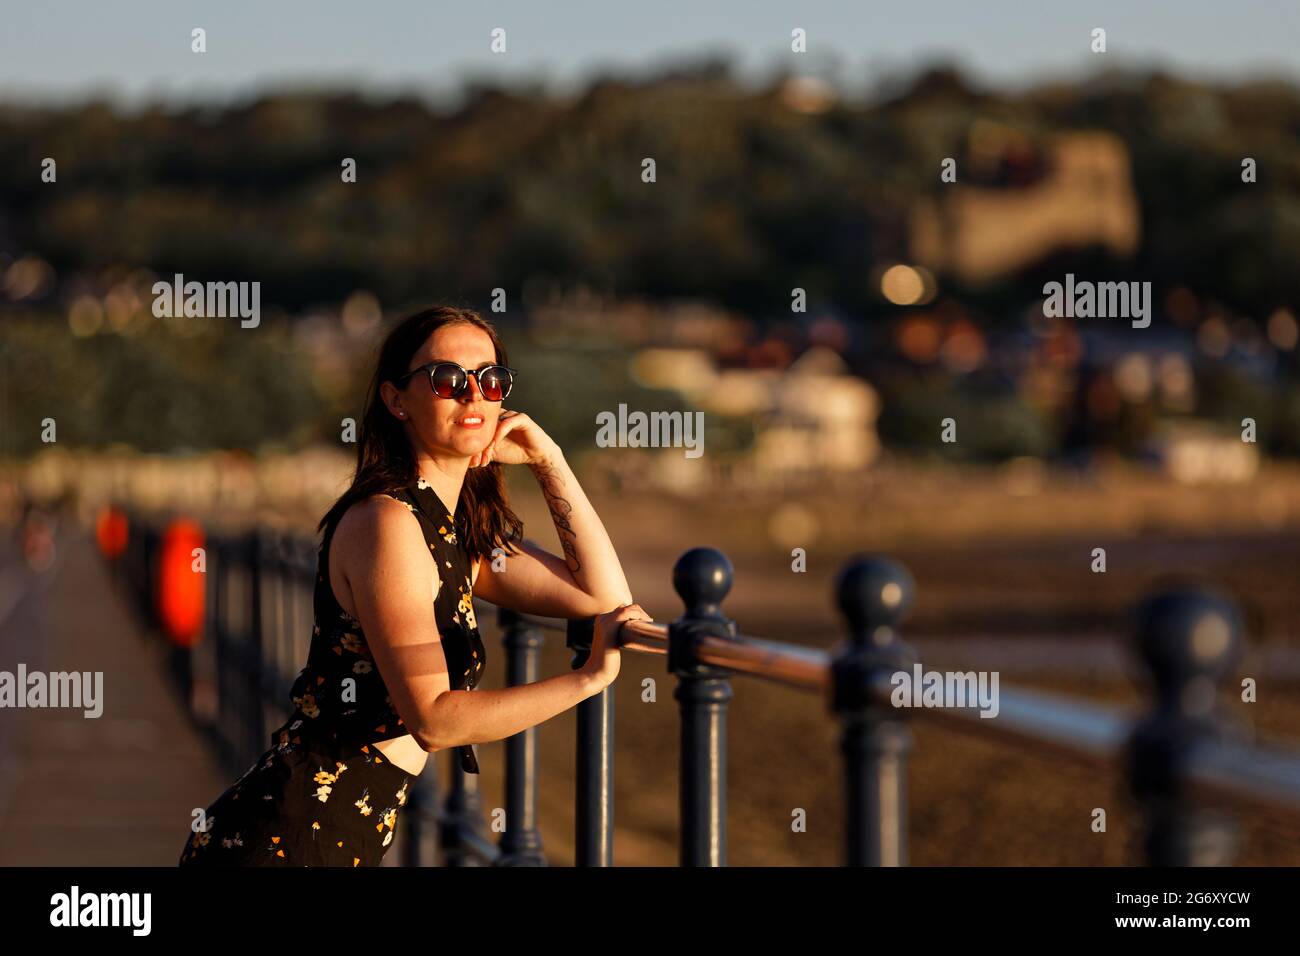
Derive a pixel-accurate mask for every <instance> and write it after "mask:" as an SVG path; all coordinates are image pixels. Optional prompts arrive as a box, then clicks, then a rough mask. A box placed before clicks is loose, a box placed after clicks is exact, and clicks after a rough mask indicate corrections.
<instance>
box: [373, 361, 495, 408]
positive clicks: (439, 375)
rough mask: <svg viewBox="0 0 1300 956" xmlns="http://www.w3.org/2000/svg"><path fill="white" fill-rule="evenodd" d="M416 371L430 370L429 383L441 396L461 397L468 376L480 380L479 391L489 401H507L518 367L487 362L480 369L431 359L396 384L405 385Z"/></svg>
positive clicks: (467, 381) (467, 386) (467, 388)
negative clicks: (431, 360) (513, 367)
mask: <svg viewBox="0 0 1300 956" xmlns="http://www.w3.org/2000/svg"><path fill="white" fill-rule="evenodd" d="M417 372H428V373H429V385H430V386H431V387H432V388H433V394H435V395H437V396H438V397H439V398H460V397H461V396H462V395H464V394H465V393H466V392H467V391H469V377H470V376H471V375H473V376H474V378H476V379H477V380H478V390H479V391H480V392H482V393H483V397H484V398H486V399H487V400H488V401H489V402H500V401H504V400H505V398H506V396H507V395H509V394H510V387H511V386H512V385H514V383H515V370H514V369H512V368H506V366H504V365H487V366H484V367H483V368H480V369H477V370H476V369H471V368H461V367H460V366H459V365H457V364H456V363H455V362H430V363H429V364H427V365H421V366H420V367H419V368H413V369H411V370H410V371H409V372H407V373H406V374H405V375H403V376H402V377H401V378H399V379H396V380H395V381H394V384H395V385H397V386H398V387H400V388H405V387H406V382H407V380H408V379H409V378H410V377H411V376H412V375H414V374H416V373H417Z"/></svg>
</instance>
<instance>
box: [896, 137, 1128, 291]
mask: <svg viewBox="0 0 1300 956" xmlns="http://www.w3.org/2000/svg"><path fill="white" fill-rule="evenodd" d="M972 140H973V141H972V143H971V144H970V148H969V150H968V156H967V157H966V159H964V160H963V161H962V162H961V163H959V164H958V168H957V181H956V182H955V183H951V184H944V185H943V186H942V187H941V188H940V190H939V196H938V198H937V199H933V198H927V199H921V200H918V201H917V203H916V205H915V206H914V207H913V211H912V217H911V223H910V240H909V241H910V246H911V253H912V258H913V259H915V260H916V261H917V262H919V263H921V264H923V265H925V266H927V267H929V268H930V269H932V270H934V271H936V272H938V271H942V272H945V273H948V274H950V275H957V276H960V277H961V278H962V279H964V280H967V281H980V280H984V279H989V278H994V277H997V276H1001V275H1005V274H1007V273H1009V272H1014V271H1016V270H1018V269H1021V268H1024V267H1026V266H1029V265H1033V264H1034V263H1035V262H1037V261H1039V260H1041V259H1042V258H1043V257H1045V256H1047V255H1050V254H1051V253H1053V252H1057V251H1060V250H1063V249H1079V248H1083V247H1087V246H1091V245H1100V246H1103V247H1105V248H1107V249H1108V250H1110V251H1111V252H1112V253H1114V254H1115V255H1117V256H1129V255H1132V254H1133V253H1134V252H1135V251H1136V249H1137V245H1138V240H1139V238H1140V234H1141V224H1140V217H1139V212H1138V203H1137V195H1136V193H1135V191H1134V188H1133V181H1132V177H1131V175H1130V170H1129V156H1128V149H1127V147H1125V145H1124V142H1123V140H1121V139H1120V138H1119V137H1118V136H1115V135H1114V134H1111V133H1105V132H1071V133H1062V134H1060V135H1058V136H1056V137H1054V138H1053V139H1052V140H1051V141H1050V146H1049V147H1048V148H1047V150H1046V155H1045V156H1044V157H1043V161H1042V167H1043V170H1042V174H1041V175H1040V176H1038V177H1037V178H1034V179H1033V180H1032V181H1031V182H1028V183H1021V182H1018V181H1016V180H1014V179H1013V180H1011V181H1010V182H1009V183H1008V184H1007V185H1005V186H996V185H982V184H977V183H972V182H970V178H971V173H972V172H973V171H974V170H972V167H975V169H978V167H979V166H980V165H981V164H988V165H993V164H997V165H998V166H999V168H1004V167H1010V168H1018V167H1022V166H1027V165H1032V164H1029V163H1027V162H1025V161H1022V160H1020V159H1019V157H1020V156H1021V155H1022V154H1024V153H1026V152H1027V151H1029V150H1031V149H1032V147H1030V146H1029V145H1028V144H1027V143H1025V142H1024V141H1023V137H1022V135H1021V134H1018V133H1016V132H1015V131H1012V130H1010V129H1005V128H1002V127H994V128H993V129H988V128H983V129H982V130H981V129H980V128H977V129H976V130H974V131H973V133H972Z"/></svg>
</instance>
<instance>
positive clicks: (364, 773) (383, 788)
mask: <svg viewBox="0 0 1300 956" xmlns="http://www.w3.org/2000/svg"><path fill="white" fill-rule="evenodd" d="M390 497H392V498H395V499H397V500H398V501H401V502H402V503H403V504H405V505H406V507H407V508H409V509H410V510H411V512H412V513H413V514H414V515H415V516H416V517H417V519H419V522H420V528H421V530H422V531H423V532H424V537H425V541H426V542H427V543H428V545H429V550H430V552H431V553H432V554H433V557H434V560H435V561H436V562H437V565H438V573H439V577H440V581H441V583H440V585H439V588H438V594H437V597H436V598H435V600H434V616H435V618H436V620H437V624H438V631H439V634H440V637H441V645H442V649H443V652H444V655H445V657H446V661H447V672H448V676H449V680H450V682H451V687H452V688H453V689H455V690H472V689H473V688H474V687H476V686H477V685H478V683H479V680H480V679H481V677H482V674H483V667H484V663H485V661H486V652H485V650H484V647H483V641H482V639H481V637H480V636H479V631H478V622H477V621H476V620H475V618H474V604H473V591H472V577H471V561H470V557H469V554H468V552H467V551H466V550H465V548H464V546H463V545H462V544H461V543H460V541H459V538H458V536H457V534H456V522H455V519H454V518H453V517H452V515H451V513H450V511H449V510H448V509H447V508H446V507H445V506H444V505H443V504H442V501H441V500H440V499H439V498H438V496H437V495H436V494H435V493H434V491H433V489H432V488H431V487H430V486H429V485H428V483H427V482H425V480H424V479H423V478H420V479H418V480H417V481H416V482H415V483H414V484H412V485H411V486H409V487H407V488H404V489H402V490H400V491H398V492H395V493H392V494H391V495H390ZM329 543H330V535H328V534H327V536H326V538H325V540H324V542H323V543H322V544H321V548H320V556H319V559H318V562H317V574H316V587H315V599H314V603H315V614H316V626H315V627H314V628H313V630H312V639H311V648H310V650H309V651H308V655H307V666H306V667H304V668H303V670H302V672H301V673H300V674H299V675H298V678H297V680H295V681H294V684H293V688H292V690H291V691H290V698H291V700H292V702H293V705H294V711H293V713H292V714H291V715H290V717H289V719H288V720H287V721H286V722H285V723H284V724H283V726H281V727H279V728H278V729H276V730H275V731H274V732H273V733H272V734H271V739H270V744H271V747H270V749H269V750H267V751H266V752H265V753H264V754H262V756H260V757H259V758H258V759H257V762H256V763H254V764H253V765H252V766H251V767H249V768H248V770H247V771H246V772H245V773H244V775H243V776H242V777H240V778H239V780H237V781H236V782H235V783H234V784H233V785H232V786H231V787H230V788H229V789H227V790H226V791H225V792H224V793H223V794H222V795H221V796H220V797H218V798H217V799H216V801H214V802H213V803H212V804H211V805H210V806H209V807H208V808H207V810H206V811H205V813H204V814H203V816H202V817H200V818H198V819H196V820H195V821H194V823H193V824H192V825H191V830H192V834H191V836H190V837H189V839H188V840H187V841H186V843H185V848H184V850H183V851H182V853H181V857H180V861H179V862H180V865H182V866H184V865H200V864H207V865H229V866H376V865H378V864H379V863H380V861H381V860H382V859H383V857H384V854H385V853H386V852H387V851H388V847H389V846H390V845H391V844H392V842H393V838H394V834H395V833H396V831H397V826H398V819H399V812H400V810H401V808H402V807H403V806H404V805H405V804H406V799H407V796H408V794H409V792H410V787H411V783H412V779H411V776H410V775H409V774H407V773H406V772H405V771H404V770H402V769H401V768H400V767H398V766H396V765H395V764H392V763H389V762H388V760H387V759H386V758H385V757H384V756H383V755H382V754H381V753H380V752H379V750H378V749H377V748H376V747H375V746H374V744H375V743H376V742H378V741H382V740H390V739H393V738H396V737H402V736H405V735H406V733H407V730H406V728H405V727H404V726H403V723H402V718H401V717H399V716H398V714H397V711H396V710H395V709H394V708H393V705H392V701H391V700H390V699H389V695H388V690H387V688H386V687H385V685H384V681H383V676H382V675H381V674H380V673H379V668H378V667H377V666H376V664H375V661H374V658H373V657H372V656H371V654H370V648H369V646H368V645H367V643H366V638H365V635H364V634H363V633H362V630H361V622H360V621H358V620H357V619H356V618H354V617H351V616H350V615H348V613H347V612H346V611H344V610H343V608H342V607H341V606H340V605H339V603H338V601H337V600H336V599H335V597H334V591H333V588H331V587H330V583H329V564H328V561H327V558H328V554H329ZM454 749H455V751H456V754H457V757H458V758H459V761H460V766H461V769H463V770H464V771H466V772H467V773H478V772H479V768H478V760H477V759H476V757H475V754H474V748H473V745H470V744H466V745H463V746H459V747H455V748H454Z"/></svg>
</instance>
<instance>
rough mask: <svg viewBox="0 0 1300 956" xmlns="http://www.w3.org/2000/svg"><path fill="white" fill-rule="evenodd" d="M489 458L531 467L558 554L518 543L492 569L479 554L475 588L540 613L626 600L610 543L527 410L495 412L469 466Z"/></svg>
mask: <svg viewBox="0 0 1300 956" xmlns="http://www.w3.org/2000/svg"><path fill="white" fill-rule="evenodd" d="M491 461H499V462H502V463H504V464H526V465H527V466H528V468H529V470H531V471H532V473H533V476H534V477H536V479H537V484H538V487H540V488H541V491H542V495H543V496H544V497H545V498H546V504H547V507H548V508H549V509H550V512H551V521H552V522H553V523H554V524H555V533H556V535H557V536H558V537H559V539H560V548H561V550H562V551H563V552H564V556H563V557H562V558H561V557H560V556H558V555H555V554H551V553H550V552H548V551H546V550H544V549H542V548H540V547H538V546H537V545H536V544H534V543H532V542H531V541H524V542H523V545H522V550H521V551H520V553H519V554H517V555H512V556H510V557H508V558H507V559H506V560H505V565H504V568H503V569H502V570H501V571H498V572H494V571H493V570H492V559H491V558H490V557H489V556H484V557H483V558H482V559H481V560H480V572H481V573H480V574H479V577H478V583H477V585H476V587H475V591H476V592H477V593H478V594H479V595H480V596H481V597H483V598H484V599H485V600H487V601H490V602H492V603H493V604H496V605H498V606H500V607H508V608H511V609H513V610H516V611H521V612H523V613H529V614H540V615H545V616H547V617H589V616H592V615H596V614H604V613H605V612H607V611H611V610H613V609H615V608H617V607H621V606H623V605H626V604H631V603H632V593H631V591H630V590H629V589H628V586H627V579H626V578H625V577H624V575H623V568H622V565H620V564H619V561H618V555H617V554H616V553H615V552H614V545H613V544H612V543H611V542H610V540H609V534H608V533H607V532H606V531H605V526H604V525H603V524H602V523H601V521H600V516H599V515H597V514H596V509H595V508H593V507H592V506H591V502H590V501H588V500H587V495H586V493H585V492H583V490H582V486H581V485H579V484H578V479H577V477H576V476H575V475H574V473H573V469H572V468H570V467H569V463H568V461H566V460H565V457H564V453H563V451H561V449H560V446H559V445H557V444H556V443H555V441H554V440H552V439H551V437H550V436H549V435H547V434H546V433H545V432H543V431H542V429H541V427H540V426H538V425H537V423H536V422H534V421H533V420H532V419H531V418H530V417H529V416H528V415H526V414H524V413H522V412H502V415H501V419H500V421H499V422H498V425H497V432H496V434H495V435H494V436H493V439H492V442H491V444H489V445H488V446H487V448H485V449H484V450H483V451H482V452H481V453H480V454H478V455H475V456H474V457H473V458H472V459H471V460H470V467H471V468H473V467H479V466H483V465H486V464H488V463H489V462H491Z"/></svg>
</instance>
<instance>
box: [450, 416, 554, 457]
mask: <svg viewBox="0 0 1300 956" xmlns="http://www.w3.org/2000/svg"><path fill="white" fill-rule="evenodd" d="M558 447H559V446H558V445H556V444H555V441H554V440H553V439H552V438H551V436H550V435H548V434H546V432H544V431H542V427H541V426H540V425H538V424H537V423H536V422H535V421H533V420H532V419H531V418H530V417H529V416H528V415H526V414H525V413H524V412H515V411H506V410H505V409H502V410H501V417H500V418H499V419H497V429H496V433H495V434H494V435H493V436H492V441H490V442H488V445H487V447H486V448H484V449H483V450H482V451H481V452H479V453H478V454H476V455H472V456H471V457H470V460H469V466H470V467H471V468H478V467H481V466H483V465H486V464H488V463H489V462H493V461H499V462H501V463H502V464H503V465H533V464H538V463H541V462H544V461H547V460H548V459H549V458H551V457H552V455H553V454H554V452H555V451H556V450H557V449H558Z"/></svg>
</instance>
